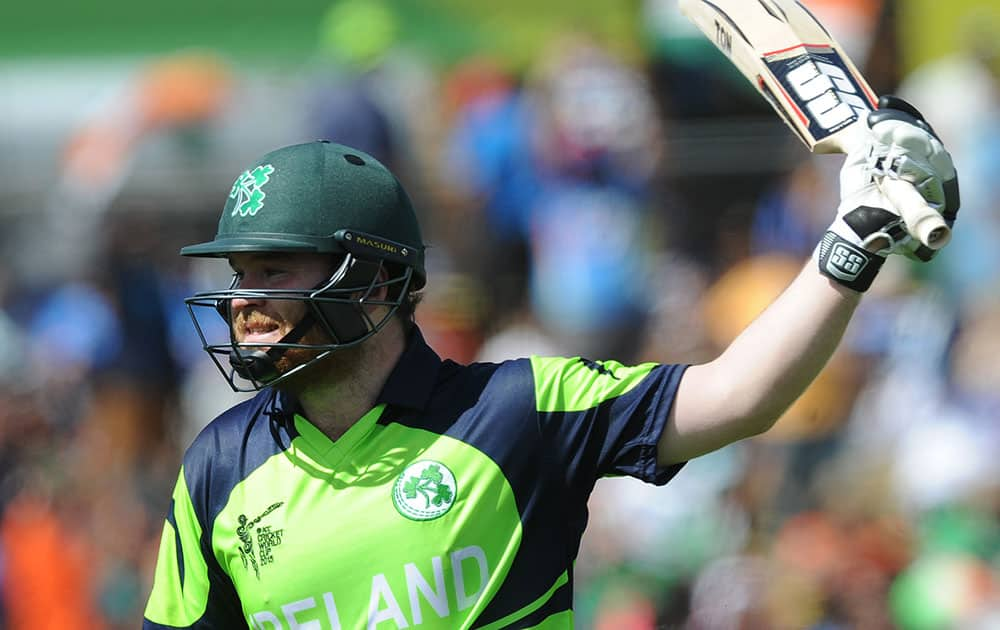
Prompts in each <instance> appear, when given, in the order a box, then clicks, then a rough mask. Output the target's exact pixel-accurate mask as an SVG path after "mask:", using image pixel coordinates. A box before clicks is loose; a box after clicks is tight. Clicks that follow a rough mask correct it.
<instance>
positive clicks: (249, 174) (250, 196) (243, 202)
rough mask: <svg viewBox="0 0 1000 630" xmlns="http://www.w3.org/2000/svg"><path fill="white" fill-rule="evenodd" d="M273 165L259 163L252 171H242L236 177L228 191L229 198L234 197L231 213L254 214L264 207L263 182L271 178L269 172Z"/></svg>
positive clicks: (271, 171)
mask: <svg viewBox="0 0 1000 630" xmlns="http://www.w3.org/2000/svg"><path fill="white" fill-rule="evenodd" d="M273 172H274V167H273V166H271V165H270V164H261V165H260V166H258V167H257V168H255V169H253V170H252V171H243V174H242V175H240V176H239V177H237V178H236V181H235V182H234V183H233V188H232V190H230V191H229V198H230V199H235V200H236V203H235V204H233V215H232V216H234V217H235V216H236V215H237V214H239V215H240V216H241V217H245V216H251V217H252V216H254V215H255V214H257V212H258V211H259V210H260V209H261V208H263V207H264V197H266V196H267V195H266V194H265V193H264V184H266V183H267V182H269V181H270V180H271V173H273Z"/></svg>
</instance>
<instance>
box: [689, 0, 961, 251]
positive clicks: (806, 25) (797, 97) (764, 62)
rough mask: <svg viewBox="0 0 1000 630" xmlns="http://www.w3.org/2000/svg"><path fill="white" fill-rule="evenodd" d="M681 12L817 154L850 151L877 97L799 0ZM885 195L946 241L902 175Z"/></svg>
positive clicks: (919, 231)
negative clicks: (902, 178)
mask: <svg viewBox="0 0 1000 630" xmlns="http://www.w3.org/2000/svg"><path fill="white" fill-rule="evenodd" d="M679 2H680V8H681V11H682V12H683V13H684V14H685V15H686V16H687V17H688V19H690V20H691V21H692V22H694V24H695V25H696V26H697V27H698V28H699V29H701V31H702V32H703V33H705V35H706V36H707V37H708V38H709V39H710V40H711V41H712V42H713V43H715V45H716V46H717V47H718V48H719V50H721V51H722V52H724V53H725V54H726V56H728V57H729V59H730V60H731V61H732V62H733V64H734V65H735V66H736V67H737V68H739V70H740V72H742V73H743V75H744V76H745V77H746V78H747V79H749V80H750V82H751V83H752V84H753V85H754V87H756V88H757V91H759V92H760V93H761V94H762V95H763V96H764V98H765V99H766V100H767V101H768V102H769V103H770V104H771V106H772V107H774V109H775V111H777V112H778V114H779V115H780V116H781V118H782V119H783V120H784V121H785V123H787V124H788V126H789V127H791V128H792V130H793V131H795V133H796V134H797V135H798V137H799V139H801V140H802V142H804V143H805V145H806V146H807V147H809V150H810V151H813V152H815V153H847V152H848V151H849V150H850V148H851V147H852V146H853V145H854V143H856V142H858V141H859V140H860V134H859V132H860V128H859V126H858V125H864V120H865V117H866V116H867V115H868V113H869V112H870V111H872V110H874V109H876V108H877V107H878V98H877V97H876V96H875V93H874V92H873V91H872V89H871V87H870V86H869V85H868V83H867V82H866V81H865V79H864V77H862V76H861V73H860V72H858V69H857V68H856V67H855V66H854V64H853V63H852V62H851V60H850V58H848V56H847V54H846V53H845V52H844V50H843V48H841V46H840V45H839V44H838V43H837V42H836V40H834V38H833V36H832V35H831V34H830V33H829V32H828V31H827V30H826V28H824V27H823V25H822V24H820V22H819V20H817V19H816V17H815V16H814V15H813V14H812V13H811V12H810V11H809V9H807V8H806V7H805V5H803V4H802V3H801V2H796V0H711V1H709V0H679ZM878 185H879V188H880V189H881V190H882V193H883V194H884V195H885V196H886V198H888V199H889V201H890V202H892V204H893V205H894V206H895V208H896V210H897V211H898V212H899V215H900V216H901V217H902V218H903V222H904V223H905V224H906V227H907V230H908V231H909V232H910V235H911V236H913V237H914V238H916V239H918V240H919V241H920V242H921V243H923V244H924V245H926V246H927V247H929V248H931V249H940V248H942V247H944V246H945V245H947V243H948V241H949V240H950V239H951V229H950V228H949V227H948V225H947V224H946V223H945V221H944V219H943V218H942V216H941V213H940V212H938V211H937V210H935V209H934V208H932V207H931V206H929V205H928V204H927V202H926V201H924V198H923V197H922V196H921V195H920V193H919V192H917V190H916V189H915V188H914V187H913V186H912V185H911V184H910V183H909V182H906V181H904V180H901V179H895V178H891V177H884V178H882V179H881V181H879V182H878Z"/></svg>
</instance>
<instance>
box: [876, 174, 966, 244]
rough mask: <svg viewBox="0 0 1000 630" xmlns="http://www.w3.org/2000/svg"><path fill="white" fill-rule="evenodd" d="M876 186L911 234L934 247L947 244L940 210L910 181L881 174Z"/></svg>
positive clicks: (948, 231)
mask: <svg viewBox="0 0 1000 630" xmlns="http://www.w3.org/2000/svg"><path fill="white" fill-rule="evenodd" d="M878 186H879V188H880V189H881V190H882V194H884V195H885V196H886V198H887V199H889V201H890V202H892V205H893V206H895V208H896V210H897V211H898V212H899V215H900V216H901V217H903V222H904V223H906V229H907V231H909V233H910V235H911V236H912V237H914V238H916V239H917V240H918V241H920V242H921V243H923V244H924V245H926V246H927V247H929V248H931V249H934V250H937V249H941V248H942V247H944V246H945V245H947V244H948V241H950V240H951V228H949V227H948V224H947V223H945V222H944V217H942V216H941V213H940V212H938V211H937V210H935V209H934V208H932V207H931V206H929V205H927V202H926V201H925V200H924V198H923V197H922V196H921V195H920V193H919V192H917V189H916V188H914V187H913V185H912V184H911V183H909V182H907V181H905V180H902V179H894V178H891V177H883V178H882V179H881V181H879V183H878Z"/></svg>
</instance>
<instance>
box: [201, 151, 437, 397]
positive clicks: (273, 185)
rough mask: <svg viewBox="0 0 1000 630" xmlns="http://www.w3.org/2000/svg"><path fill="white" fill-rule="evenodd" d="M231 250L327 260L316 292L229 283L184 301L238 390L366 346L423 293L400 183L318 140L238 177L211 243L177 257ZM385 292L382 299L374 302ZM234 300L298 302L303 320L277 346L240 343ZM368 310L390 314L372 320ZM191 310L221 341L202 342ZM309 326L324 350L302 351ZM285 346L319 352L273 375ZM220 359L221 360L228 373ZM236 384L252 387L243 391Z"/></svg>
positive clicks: (415, 226) (412, 217) (420, 250)
mask: <svg viewBox="0 0 1000 630" xmlns="http://www.w3.org/2000/svg"><path fill="white" fill-rule="evenodd" d="M239 252H254V253H272V252H273V253H291V254H295V253H309V254H330V257H331V271H330V276H329V277H328V278H327V279H325V280H324V281H323V282H321V283H320V284H319V285H317V286H315V287H304V288H302V289H296V290H287V289H263V290H258V289H241V288H240V287H239V284H238V280H239V279H238V278H237V277H234V280H233V284H232V285H231V286H230V287H229V288H228V289H226V290H221V291H210V292H202V293H198V294H196V295H194V296H192V297H190V298H188V299H187V300H185V303H186V304H187V307H188V312H189V314H190V315H191V319H192V321H193V322H194V325H195V328H196V330H197V331H198V335H199V337H200V338H201V341H202V346H203V348H204V349H205V350H206V351H207V352H208V353H209V356H211V357H212V360H213V361H214V362H215V364H216V365H217V366H218V367H219V369H220V370H221V371H222V373H223V374H224V375H225V376H226V380H227V381H228V382H229V384H230V386H231V387H232V388H233V389H234V390H237V391H252V390H256V389H260V388H261V387H263V386H264V385H269V384H275V383H277V382H278V381H280V380H282V379H284V378H286V377H288V376H290V375H291V374H293V373H295V372H298V371H300V370H302V369H304V368H306V367H307V366H309V365H312V364H314V363H316V362H317V361H320V360H321V359H323V358H324V357H326V356H328V355H329V353H331V352H333V351H336V350H339V349H342V348H346V347H350V346H354V345H357V344H359V343H361V342H363V341H365V340H366V339H368V338H369V337H371V336H372V335H374V334H375V333H376V332H378V330H379V329H380V328H382V326H384V325H385V324H386V323H387V322H388V321H389V319H390V318H391V317H392V316H393V315H394V314H395V313H396V311H397V310H398V309H399V306H400V304H402V303H403V301H404V300H406V299H407V297H408V294H409V293H410V292H411V291H414V290H417V289H420V288H422V287H423V285H424V282H425V277H426V276H425V272H424V244H423V239H422V238H421V235H420V225H419V223H418V222H417V217H416V214H415V213H414V211H413V206H412V204H411V202H410V199H409V197H408V196H407V194H406V191H404V190H403V187H402V185H401V184H400V183H399V180H397V179H396V177H395V176H394V175H393V174H392V173H391V172H390V171H389V170H388V169H387V168H386V167H385V166H383V165H382V164H381V163H379V162H378V160H376V159H375V158H373V157H371V156H370V155H368V154H366V153H364V152H362V151H358V150H356V149H352V148H350V147H346V146H344V145H340V144H335V143H332V142H328V141H325V140H320V141H317V142H310V143H306V144H297V145H292V146H288V147H284V148H281V149H278V150H276V151H273V152H271V153H268V154H267V155H265V156H263V157H262V158H261V159H260V160H258V161H257V163H256V164H254V165H253V166H252V167H250V168H249V169H247V170H246V171H244V172H243V173H242V174H241V175H240V176H239V177H237V178H236V182H235V183H234V184H233V187H232V189H231V190H230V191H229V198H228V200H227V202H226V205H225V208H224V209H223V211H222V217H221V218H220V219H219V227H218V231H217V233H216V235H215V238H214V239H213V240H212V241H209V242H207V243H199V244H197V245H189V246H187V247H184V248H182V249H181V255H183V256H200V257H214V258H227V257H228V256H230V255H231V254H235V253H239ZM383 287H384V288H385V289H386V291H385V298H384V299H375V297H374V295H375V294H376V293H377V292H380V289H381V288H383ZM234 298H254V299H268V300H298V301H302V302H304V303H305V304H306V306H307V308H306V315H305V316H304V317H303V319H302V320H301V321H299V322H298V323H297V324H296V325H295V326H294V327H293V329H292V330H291V331H289V332H288V334H286V335H285V336H284V337H283V338H282V339H280V340H279V341H277V342H274V343H269V344H260V343H257V344H253V343H242V344H240V343H237V342H236V339H235V337H234V334H233V330H232V326H231V304H232V300H233V299H234ZM366 305H384V306H387V307H388V309H387V312H386V314H385V315H384V316H382V317H380V318H379V320H378V321H374V320H373V319H372V318H371V316H370V315H369V313H368V312H367V311H366V309H365V308H364V306H366ZM198 307H206V308H210V309H211V310H213V311H215V312H217V313H219V314H220V315H222V317H223V319H224V320H225V321H226V325H227V326H226V327H227V329H228V330H227V334H226V337H227V339H226V341H224V342H218V343H216V342H213V341H212V340H210V339H209V338H208V337H209V336H210V335H209V334H207V333H210V332H211V330H210V328H211V325H209V324H207V323H206V322H205V320H204V319H202V318H201V317H200V313H202V312H204V311H203V309H200V308H198ZM216 322H217V320H216ZM316 326H318V327H319V328H320V329H321V330H323V331H325V332H326V335H327V336H328V337H329V340H330V341H329V343H324V344H321V345H316V344H303V343H300V340H301V339H302V337H303V335H305V334H306V333H307V332H308V331H309V330H311V329H312V328H314V327H316ZM293 348H304V349H311V350H318V351H320V352H319V353H318V354H317V355H316V356H315V357H314V358H313V359H311V360H310V361H307V362H306V363H303V364H301V365H298V366H295V367H294V368H292V369H291V370H288V371H286V372H283V373H279V370H278V369H277V367H276V361H277V360H278V359H279V358H280V357H281V356H282V355H283V354H284V353H285V352H287V351H288V350H290V349H293ZM220 355H227V356H228V367H226V366H225V365H224V364H223V362H221V361H220V360H219V359H218V357H219V356H220ZM236 376H239V377H241V378H242V379H244V380H246V381H248V382H249V385H250V386H249V387H245V386H241V385H240V384H239V383H237V381H236Z"/></svg>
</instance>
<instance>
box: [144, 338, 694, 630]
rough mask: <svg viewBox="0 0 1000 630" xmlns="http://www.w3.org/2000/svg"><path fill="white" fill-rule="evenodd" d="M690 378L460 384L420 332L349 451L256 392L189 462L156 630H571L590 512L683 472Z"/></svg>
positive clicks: (275, 395) (590, 372)
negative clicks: (613, 480)
mask: <svg viewBox="0 0 1000 630" xmlns="http://www.w3.org/2000/svg"><path fill="white" fill-rule="evenodd" d="M683 371H684V368H683V366H678V365H660V364H653V363H649V364H644V365H639V366H634V367H629V366H624V365H621V364H620V363H616V362H613V361H604V362H595V361H590V360H586V359H581V358H542V357H531V358H525V359H518V360H512V361H507V362H504V363H499V364H485V363H476V364H472V365H459V364H456V363H454V362H452V361H442V360H441V359H440V358H439V357H438V356H437V355H436V354H435V353H434V351H433V350H431V348H430V347H428V346H427V345H426V343H425V342H424V340H423V338H422V337H421V335H420V333H419V331H414V333H413V335H412V337H411V339H410V341H409V343H408V345H407V348H406V350H405V351H404V353H403V355H402V357H401V358H400V360H399V362H398V364H397V365H396V367H395V368H394V370H393V372H392V374H391V375H390V377H389V379H388V381H387V383H386V385H385V387H384V389H383V391H382V393H381V394H380V396H379V399H378V400H377V404H376V406H375V407H374V408H373V409H371V411H369V412H368V413H367V414H366V415H365V416H364V417H363V418H361V419H360V420H359V421H358V422H357V423H356V424H355V425H353V426H352V427H351V428H350V429H349V430H348V431H347V432H346V433H345V434H344V435H343V436H341V437H340V438H339V439H338V440H336V441H332V440H330V439H329V438H327V437H326V436H325V435H324V434H323V433H322V432H320V431H319V430H318V429H317V428H316V427H315V426H313V425H312V424H310V423H309V421H308V419H306V418H305V417H303V415H302V412H301V410H300V408H299V407H298V405H297V403H296V402H295V401H294V400H293V399H291V397H289V396H288V395H287V394H284V393H281V392H277V391H274V390H271V389H265V390H262V391H261V392H260V393H259V394H258V395H257V396H255V397H254V398H252V399H250V400H248V401H245V402H243V403H241V404H239V405H237V406H236V407H233V408H232V409H230V410H229V411H227V412H225V413H224V414H222V415H221V416H219V417H218V418H216V419H215V420H214V421H213V422H211V423H210V424H209V425H208V426H207V427H206V428H205V429H204V431H202V433H201V434H200V435H199V436H198V437H197V438H196V439H195V441H194V442H193V444H192V445H191V447H190V448H189V449H188V451H187V453H186V454H185V456H184V460H183V464H182V468H181V472H180V474H179V476H178V480H177V485H176V487H175V489H174V493H173V500H172V502H171V504H170V508H169V512H168V514H167V518H166V524H165V526H164V530H163V537H162V540H161V542H160V553H159V558H158V561H157V567H156V574H155V580H154V585H153V590H152V594H151V595H150V599H149V603H148V605H147V608H146V613H145V622H144V624H143V627H144V628H145V629H147V630H152V629H154V628H237V627H247V626H249V627H251V628H261V629H267V630H275V629H282V630H291V629H293V628H295V629H298V628H308V629H309V630H329V629H331V628H332V629H341V628H344V629H348V628H350V629H353V628H371V629H376V630H378V629H381V630H389V629H395V628H411V627H412V628H434V629H448V630H454V629H456V628H546V629H548V628H572V626H573V612H572V602H573V588H572V586H573V574H572V570H573V562H574V559H575V558H576V555H577V552H578V549H579V545H580V539H581V536H582V535H583V531H584V527H585V526H586V523H587V499H588V497H589V495H590V493H591V490H592V489H593V487H594V483H595V482H596V480H597V479H599V478H601V477H603V476H611V475H616V476H617V475H630V476H633V477H637V478H639V479H642V480H644V481H647V482H650V483H655V484H664V483H666V482H667V481H668V480H669V479H670V478H671V477H672V476H673V475H674V474H675V473H676V472H677V470H678V469H679V466H672V467H659V466H657V463H656V452H657V441H658V440H659V437H660V434H661V433H662V431H663V427H664V425H665V423H666V419H667V415H668V413H669V410H670V407H671V405H672V404H673V400H674V396H675V393H676V391H677V386H678V383H679V382H680V378H681V375H682V373H683Z"/></svg>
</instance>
